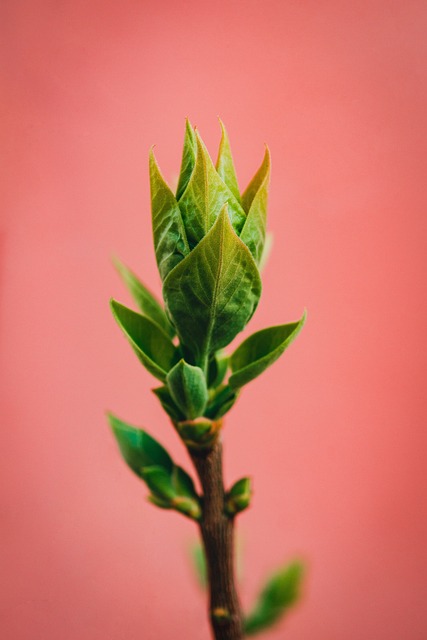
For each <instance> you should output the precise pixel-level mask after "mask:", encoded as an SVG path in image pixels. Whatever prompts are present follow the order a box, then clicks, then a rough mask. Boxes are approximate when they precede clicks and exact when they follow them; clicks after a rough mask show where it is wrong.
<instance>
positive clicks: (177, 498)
mask: <svg viewBox="0 0 427 640" xmlns="http://www.w3.org/2000/svg"><path fill="white" fill-rule="evenodd" d="M108 419H109V422H110V425H111V428H112V430H113V433H114V436H115V438H116V440H117V443H118V445H119V448H120V452H121V454H122V456H123V458H124V460H125V462H126V463H127V465H128V466H129V467H130V468H131V469H132V471H133V472H134V473H136V475H137V476H138V477H139V478H141V479H142V480H144V482H145V483H146V484H147V486H148V488H149V489H150V490H151V495H150V496H149V499H150V501H151V502H153V504H156V505H157V506H159V507H162V508H163V509H175V510H176V511H180V512H181V513H183V514H184V515H186V516H188V517H190V518H192V519H194V520H198V519H199V518H200V515H201V507H200V500H199V496H198V495H197V492H196V490H195V487H194V483H193V480H192V479H191V477H190V476H189V475H188V473H187V472H186V471H184V469H182V468H181V467H178V466H177V465H176V464H174V462H173V461H172V458H171V457H170V455H169V454H168V452H167V451H166V450H165V449H164V448H163V447H162V446H161V445H160V444H159V443H158V442H157V441H156V440H155V439H154V438H152V437H151V436H150V435H149V434H148V433H146V432H145V431H143V430H142V429H137V428H136V427H133V426H131V425H129V424H126V423H125V422H123V421H122V420H119V418H116V416H114V415H112V414H109V415H108Z"/></svg>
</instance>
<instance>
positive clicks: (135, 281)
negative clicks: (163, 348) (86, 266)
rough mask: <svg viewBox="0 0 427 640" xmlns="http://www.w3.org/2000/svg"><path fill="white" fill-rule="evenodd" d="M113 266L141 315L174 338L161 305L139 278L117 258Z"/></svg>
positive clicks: (173, 331)
mask: <svg viewBox="0 0 427 640" xmlns="http://www.w3.org/2000/svg"><path fill="white" fill-rule="evenodd" d="M114 266H115V267H116V269H117V272H118V274H119V275H120V277H121V278H122V280H123V282H124V283H125V285H126V286H127V288H128V289H129V291H130V293H131V295H132V297H133V299H134V300H135V302H136V304H137V305H138V307H139V309H140V311H141V313H142V314H143V315H144V316H147V318H149V319H150V320H152V321H153V322H155V323H156V324H157V326H159V327H160V329H162V330H163V331H164V332H165V333H166V335H168V336H169V337H170V338H173V337H174V336H175V329H174V328H173V326H172V325H171V323H170V322H169V320H168V318H167V315H166V313H165V312H164V310H163V307H162V305H161V304H160V302H159V301H158V300H157V298H156V297H155V296H154V295H153V294H152V293H151V291H149V289H147V287H146V286H145V285H144V284H143V283H142V282H141V280H139V278H138V277H137V276H136V275H135V274H134V273H133V271H131V270H130V269H128V267H126V266H125V265H124V264H123V263H122V262H120V260H119V259H118V258H114Z"/></svg>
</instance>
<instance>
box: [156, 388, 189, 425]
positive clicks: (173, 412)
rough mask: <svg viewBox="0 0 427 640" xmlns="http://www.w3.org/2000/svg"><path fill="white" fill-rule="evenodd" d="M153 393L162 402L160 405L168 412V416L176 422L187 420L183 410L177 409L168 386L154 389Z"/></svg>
mask: <svg viewBox="0 0 427 640" xmlns="http://www.w3.org/2000/svg"><path fill="white" fill-rule="evenodd" d="M152 392H153V393H154V395H155V396H157V398H158V399H159V400H160V404H161V405H162V407H163V409H164V410H165V411H166V413H167V414H168V416H169V417H170V418H172V420H173V421H174V422H176V421H180V420H185V415H184V414H183V413H182V411H181V409H180V408H179V407H177V405H176V404H175V402H174V401H173V398H172V396H171V394H170V392H169V389H168V388H167V387H166V386H163V387H157V388H156V389H152Z"/></svg>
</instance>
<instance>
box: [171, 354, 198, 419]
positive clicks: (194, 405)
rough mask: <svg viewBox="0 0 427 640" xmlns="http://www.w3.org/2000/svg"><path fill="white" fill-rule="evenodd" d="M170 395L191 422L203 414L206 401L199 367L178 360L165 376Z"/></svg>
mask: <svg viewBox="0 0 427 640" xmlns="http://www.w3.org/2000/svg"><path fill="white" fill-rule="evenodd" d="M166 383H167V385H168V388H169V391H170V394H171V396H172V398H173V400H174V401H175V404H176V405H177V406H178V407H179V408H180V409H181V411H182V412H183V413H184V415H185V417H186V418H189V419H190V420H193V419H194V418H198V417H199V416H201V415H202V414H203V410H204V408H205V407H206V403H207V401H208V389H207V386H206V379H205V376H204V373H203V371H202V370H201V369H200V367H193V365H191V364H187V362H185V360H182V359H181V360H180V361H179V362H178V363H177V364H176V365H175V366H174V367H173V369H171V370H170V371H169V373H168V375H167V376H166Z"/></svg>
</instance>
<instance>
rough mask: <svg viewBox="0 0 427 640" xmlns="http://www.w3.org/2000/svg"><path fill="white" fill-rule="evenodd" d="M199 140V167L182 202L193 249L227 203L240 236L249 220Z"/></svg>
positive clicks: (184, 219)
mask: <svg viewBox="0 0 427 640" xmlns="http://www.w3.org/2000/svg"><path fill="white" fill-rule="evenodd" d="M196 139H197V157H196V164H195V165H194V169H193V173H192V174H191V178H190V180H189V182H188V185H187V188H186V189H185V191H184V193H183V194H182V196H181V198H180V200H179V208H180V210H181V214H182V220H183V221H184V226H185V231H186V234H187V239H188V243H189V245H190V248H193V247H195V246H196V245H197V244H198V243H199V242H200V241H201V240H202V239H203V238H204V237H205V236H206V234H207V233H208V231H209V230H210V229H211V227H212V226H213V225H214V223H215V221H216V219H217V218H218V216H219V214H220V211H221V209H222V208H223V207H224V205H225V204H227V203H228V210H229V215H230V220H231V223H232V225H233V227H234V229H235V230H236V232H237V233H240V231H241V229H242V227H243V225H244V223H245V220H246V215H245V212H244V211H243V209H242V207H241V205H240V204H239V202H238V201H237V200H236V198H235V197H234V196H233V194H232V193H231V191H230V190H229V188H228V187H227V186H226V184H225V183H224V182H223V181H222V180H221V178H220V177H219V175H218V173H217V172H216V170H215V167H214V165H213V163H212V160H211V158H210V156H209V153H208V151H207V149H206V147H205V145H204V144H203V142H202V139H201V138H200V136H199V134H198V133H196Z"/></svg>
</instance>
